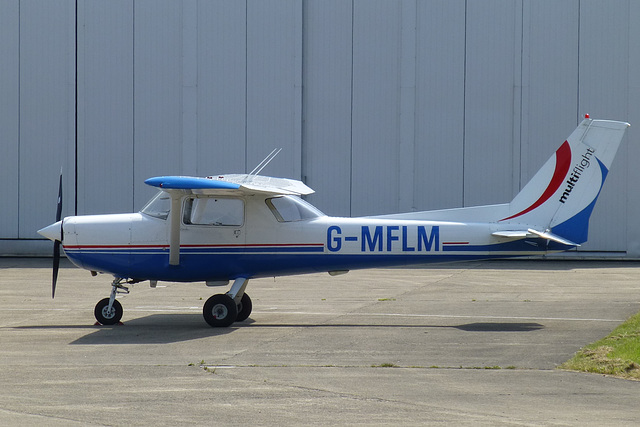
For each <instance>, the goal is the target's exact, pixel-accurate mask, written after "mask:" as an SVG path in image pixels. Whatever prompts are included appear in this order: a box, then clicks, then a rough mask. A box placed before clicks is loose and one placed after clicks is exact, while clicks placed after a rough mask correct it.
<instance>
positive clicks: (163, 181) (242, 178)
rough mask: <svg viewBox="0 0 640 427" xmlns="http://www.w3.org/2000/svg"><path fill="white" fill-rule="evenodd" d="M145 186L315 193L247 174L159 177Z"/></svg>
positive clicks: (281, 180) (285, 181) (283, 181)
mask: <svg viewBox="0 0 640 427" xmlns="http://www.w3.org/2000/svg"><path fill="white" fill-rule="evenodd" d="M145 184H147V185H151V186H152V187H158V188H160V189H163V190H191V191H192V192H194V193H200V194H207V193H218V192H220V191H225V190H226V191H230V192H239V193H245V194H255V193H266V194H293V195H298V196H301V195H306V194H311V193H313V192H314V191H313V190H312V189H311V188H309V187H307V186H306V185H305V184H304V183H303V182H302V181H298V180H295V179H288V178H273V177H269V176H260V175H247V174H232V175H220V176H217V177H207V178H198V177H191V176H158V177H155V178H149V179H147V180H146V181H145Z"/></svg>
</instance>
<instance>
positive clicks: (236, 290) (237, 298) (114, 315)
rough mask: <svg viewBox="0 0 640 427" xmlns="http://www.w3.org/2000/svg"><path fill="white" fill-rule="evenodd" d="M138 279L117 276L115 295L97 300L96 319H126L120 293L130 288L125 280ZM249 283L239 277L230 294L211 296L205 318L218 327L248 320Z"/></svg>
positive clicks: (114, 321)
mask: <svg viewBox="0 0 640 427" xmlns="http://www.w3.org/2000/svg"><path fill="white" fill-rule="evenodd" d="M123 282H125V283H127V284H133V283H137V281H133V280H131V281H125V279H122V278H115V279H114V280H113V282H112V283H111V295H110V296H109V298H104V299H102V300H100V301H99V302H98V304H96V308H95V310H94V315H95V316H96V320H97V321H98V322H99V323H100V324H102V325H115V324H117V323H118V322H120V319H122V313H123V309H122V304H120V302H118V301H117V300H116V295H117V294H128V293H129V288H127V287H126V286H124V285H123V284H122V283H123ZM248 283H249V280H248V279H245V278H243V277H240V278H237V279H236V280H235V281H234V282H233V285H232V286H231V289H230V290H229V292H227V293H226V294H217V295H214V296H212V297H211V298H209V299H208V300H207V301H206V302H205V303H204V308H203V309H202V315H203V316H204V320H205V321H206V322H207V323H208V324H209V325H210V326H213V327H214V328H224V327H228V326H231V324H232V323H234V322H242V321H243V320H247V319H248V318H249V315H250V314H251V309H252V304H251V298H249V295H247V294H246V293H245V292H244V290H245V289H246V287H247V284H248Z"/></svg>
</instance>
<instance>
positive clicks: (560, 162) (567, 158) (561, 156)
mask: <svg viewBox="0 0 640 427" xmlns="http://www.w3.org/2000/svg"><path fill="white" fill-rule="evenodd" d="M570 165H571V147H570V146H569V142H568V141H565V142H564V144H562V145H561V146H560V148H558V151H556V169H555V171H554V172H553V177H552V178H551V181H550V182H549V185H548V186H547V189H546V190H544V193H542V195H541V196H540V198H539V199H538V200H536V201H535V203H534V204H532V205H531V206H529V207H528V208H526V209H525V210H522V211H520V212H518V213H517V214H515V215H511V216H510V217H507V218H503V219H501V220H500V221H506V220H508V219H513V218H516V217H519V216H521V215H524V214H526V213H527V212H531V211H532V210H534V209H535V208H537V207H538V206H540V205H542V204H543V203H544V202H546V201H547V200H549V199H550V198H551V196H553V194H554V193H555V192H556V191H558V188H560V186H561V185H562V183H563V182H564V178H565V177H566V176H567V173H568V172H569V167H570Z"/></svg>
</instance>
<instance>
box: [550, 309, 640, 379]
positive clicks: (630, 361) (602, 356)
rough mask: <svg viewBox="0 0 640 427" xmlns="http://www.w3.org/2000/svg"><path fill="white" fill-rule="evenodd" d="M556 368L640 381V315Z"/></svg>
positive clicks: (634, 316)
mask: <svg viewBox="0 0 640 427" xmlns="http://www.w3.org/2000/svg"><path fill="white" fill-rule="evenodd" d="M559 368H560V369H568V370H572V371H581V372H591V373H595V374H604V375H612V376H616V377H620V378H627V379H635V380H640V313H637V314H635V315H633V316H631V317H630V318H629V319H628V320H627V321H626V322H624V323H623V324H622V325H620V326H618V327H617V328H615V329H614V330H613V332H611V333H610V334H609V335H608V336H606V337H605V338H603V339H601V340H600V341H596V342H594V343H593V344H589V345H588V346H586V347H584V348H582V349H581V350H580V351H578V352H577V353H576V355H575V356H574V357H573V358H572V359H570V360H568V361H566V362H565V363H563V364H562V365H560V366H559Z"/></svg>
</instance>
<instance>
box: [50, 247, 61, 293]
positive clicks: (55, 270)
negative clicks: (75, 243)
mask: <svg viewBox="0 0 640 427" xmlns="http://www.w3.org/2000/svg"><path fill="white" fill-rule="evenodd" d="M59 267H60V241H58V240H56V241H55V242H53V281H52V282H51V298H55V297H56V282H57V281H58V268H59Z"/></svg>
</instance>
